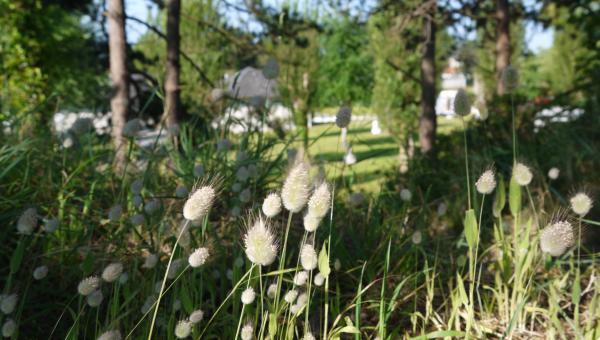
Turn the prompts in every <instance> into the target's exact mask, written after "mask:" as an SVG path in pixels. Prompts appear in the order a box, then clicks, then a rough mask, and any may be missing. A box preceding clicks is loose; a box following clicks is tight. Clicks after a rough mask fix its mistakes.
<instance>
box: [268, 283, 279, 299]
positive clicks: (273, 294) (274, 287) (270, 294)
mask: <svg viewBox="0 0 600 340" xmlns="http://www.w3.org/2000/svg"><path fill="white" fill-rule="evenodd" d="M267 296H268V297H269V299H274V298H275V297H276V296H277V284H276V283H271V284H270V285H269V288H267Z"/></svg>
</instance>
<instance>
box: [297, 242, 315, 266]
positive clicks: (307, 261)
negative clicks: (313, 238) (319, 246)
mask: <svg viewBox="0 0 600 340" xmlns="http://www.w3.org/2000/svg"><path fill="white" fill-rule="evenodd" d="M318 261H319V260H318V257H317V252H316V251H315V247H313V246H312V244H305V245H303V246H302V250H300V263H301V264H302V268H304V270H307V271H311V270H313V269H315V268H317V263H318Z"/></svg>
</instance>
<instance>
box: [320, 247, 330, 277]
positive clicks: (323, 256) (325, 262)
mask: <svg viewBox="0 0 600 340" xmlns="http://www.w3.org/2000/svg"><path fill="white" fill-rule="evenodd" d="M319 272H320V273H321V275H323V277H327V276H329V273H331V268H330V267H329V255H328V254H327V242H323V248H321V252H319Z"/></svg>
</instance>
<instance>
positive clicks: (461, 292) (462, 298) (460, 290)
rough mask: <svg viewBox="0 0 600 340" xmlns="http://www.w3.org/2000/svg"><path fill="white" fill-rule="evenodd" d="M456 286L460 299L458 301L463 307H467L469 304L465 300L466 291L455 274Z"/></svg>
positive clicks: (458, 275) (466, 299)
mask: <svg viewBox="0 0 600 340" xmlns="http://www.w3.org/2000/svg"><path fill="white" fill-rule="evenodd" d="M456 285H457V286H458V294H459V297H460V301H461V302H462V304H463V305H465V306H467V305H468V304H469V298H467V291H466V290H465V285H464V283H463V280H462V278H461V277H460V274H458V273H456Z"/></svg>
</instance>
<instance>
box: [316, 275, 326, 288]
mask: <svg viewBox="0 0 600 340" xmlns="http://www.w3.org/2000/svg"><path fill="white" fill-rule="evenodd" d="M313 282H314V283H315V286H317V287H321V286H322V285H323V283H324V282H325V276H323V274H321V273H317V275H315V278H314V279H313Z"/></svg>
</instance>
